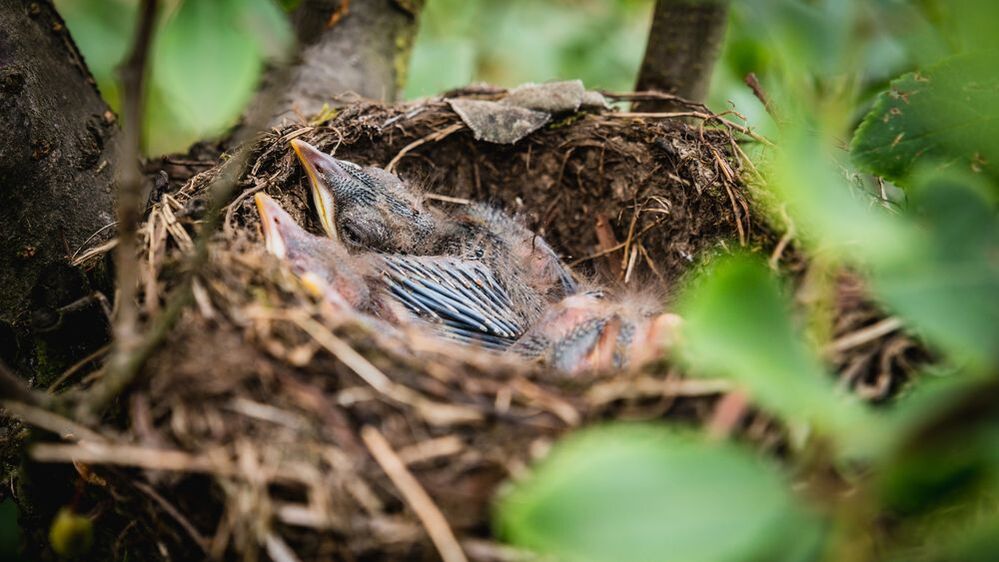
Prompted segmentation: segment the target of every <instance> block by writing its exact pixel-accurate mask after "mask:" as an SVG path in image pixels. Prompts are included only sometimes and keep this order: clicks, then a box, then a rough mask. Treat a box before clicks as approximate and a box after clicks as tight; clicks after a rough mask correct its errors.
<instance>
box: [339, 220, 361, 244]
mask: <svg viewBox="0 0 999 562" xmlns="http://www.w3.org/2000/svg"><path fill="white" fill-rule="evenodd" d="M342 230H343V232H342V235H343V239H344V241H345V242H347V243H348V244H353V245H355V246H357V245H359V244H360V243H361V233H360V232H358V231H357V229H356V228H355V227H354V225H350V224H345V225H344V226H343V229H342Z"/></svg>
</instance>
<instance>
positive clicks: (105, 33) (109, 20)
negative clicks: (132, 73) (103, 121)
mask: <svg viewBox="0 0 999 562" xmlns="http://www.w3.org/2000/svg"><path fill="white" fill-rule="evenodd" d="M135 4H136V3H135V2H134V1H129V0H56V7H57V8H58V10H59V15H61V16H62V17H63V19H64V20H66V25H67V27H69V31H70V33H71V34H72V35H73V40H74V41H75V42H76V45H77V47H78V48H79V49H80V52H81V53H82V54H83V58H84V60H85V62H86V63H87V68H89V69H90V73H91V74H92V75H93V76H94V80H96V81H97V87H98V88H99V89H100V91H101V95H102V96H103V97H104V101H106V102H107V103H108V105H110V106H111V108H112V109H115V110H117V109H118V108H119V107H120V103H121V99H120V96H121V93H120V92H119V85H118V77H117V76H115V69H116V68H117V67H118V65H119V64H120V63H121V61H122V60H123V59H124V58H125V53H126V52H127V51H128V47H129V44H130V43H131V41H132V33H133V32H132V30H133V29H135V17H136V10H135Z"/></svg>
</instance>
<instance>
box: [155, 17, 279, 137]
mask: <svg viewBox="0 0 999 562" xmlns="http://www.w3.org/2000/svg"><path fill="white" fill-rule="evenodd" d="M282 24H283V25H282ZM289 40H290V32H289V31H288V30H287V22H286V21H285V20H284V17H283V16H282V15H281V14H280V12H279V11H278V8H277V7H276V6H275V5H274V4H273V3H272V2H271V1H270V0H214V1H211V2H202V1H191V0H187V1H185V2H184V3H183V4H181V6H180V8H179V10H178V11H177V12H176V13H175V14H173V16H172V17H171V18H169V19H167V21H166V22H165V23H164V25H163V28H162V29H161V30H160V32H159V34H158V35H157V37H156V45H155V48H154V51H153V57H152V64H153V80H152V83H153V88H154V89H155V90H156V91H158V92H159V94H160V96H161V99H162V101H163V102H164V103H166V106H167V108H168V109H169V113H168V114H167V115H163V117H164V118H165V120H163V121H153V122H149V123H148V127H147V135H148V136H147V139H148V149H149V151H150V152H151V153H153V154H158V153H162V152H168V151H171V150H177V149H179V148H184V147H186V146H188V145H189V144H190V143H192V142H194V141H196V140H198V139H201V138H205V137H210V136H213V135H217V134H219V133H221V132H222V131H223V130H224V129H225V128H226V127H228V126H230V125H232V123H233V122H234V120H235V119H236V118H237V117H238V116H239V114H240V112H241V111H242V110H243V108H244V107H245V106H246V104H247V103H248V102H249V101H250V99H251V97H252V96H253V93H254V91H255V90H256V86H257V83H258V82H259V80H260V76H261V73H262V71H263V65H264V60H265V57H266V56H268V55H270V56H272V57H273V56H277V55H278V54H279V53H281V51H282V48H287V46H288V44H289V43H288V41H289ZM281 43H283V47H279V46H277V45H279V44H281ZM164 113H166V112H164ZM150 115H151V116H157V115H160V114H158V113H156V112H153V113H150ZM167 120H169V121H167ZM174 120H175V121H174ZM178 125H179V126H178ZM161 127H170V128H175V129H179V134H178V135H177V136H173V137H167V136H165V135H162V134H160V132H161V131H163V130H164V129H161Z"/></svg>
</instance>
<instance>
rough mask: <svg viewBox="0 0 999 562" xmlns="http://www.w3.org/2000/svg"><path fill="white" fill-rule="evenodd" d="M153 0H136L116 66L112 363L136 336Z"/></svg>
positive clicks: (128, 350)
mask: <svg viewBox="0 0 999 562" xmlns="http://www.w3.org/2000/svg"><path fill="white" fill-rule="evenodd" d="M157 4H158V2H157V0H142V3H141V5H140V8H139V22H138V25H137V26H136V31H135V38H134V40H133V42H132V49H131V52H130V53H129V56H128V58H127V59H126V60H125V62H124V65H123V66H122V68H121V71H120V72H121V82H122V89H123V90H124V100H123V103H122V113H123V118H124V124H123V128H122V143H121V153H120V163H121V172H120V175H119V178H118V247H117V249H116V253H115V257H116V262H115V265H116V267H117V276H116V277H117V279H116V280H117V290H118V298H117V299H116V301H117V304H118V317H117V319H116V320H115V330H114V332H115V333H114V335H115V351H114V354H113V355H112V358H111V361H112V364H118V363H121V362H123V361H127V357H128V355H129V354H131V353H132V351H133V349H134V348H135V346H136V342H137V341H138V328H137V324H138V316H139V309H138V305H137V304H136V302H135V301H136V292H137V287H138V279H139V262H138V256H137V252H138V242H137V237H138V229H139V221H141V220H142V213H143V211H144V205H143V203H144V202H143V197H142V193H143V189H142V188H143V176H142V170H141V169H139V158H140V156H141V143H142V122H143V118H144V106H145V97H146V96H145V94H146V92H145V82H146V74H147V72H146V70H147V69H146V66H147V61H148V60H149V47H150V45H152V41H153V33H154V31H155V29H154V24H155V21H156V8H157Z"/></svg>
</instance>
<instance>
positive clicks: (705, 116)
mask: <svg viewBox="0 0 999 562" xmlns="http://www.w3.org/2000/svg"><path fill="white" fill-rule="evenodd" d="M604 115H605V116H606V117H619V118H622V119H628V118H643V117H644V118H649V119H672V118H677V117H693V118H695V119H701V120H703V121H718V122H719V123H721V124H722V125H724V126H725V127H727V128H730V129H732V130H735V131H738V132H740V133H742V134H744V135H746V136H747V137H749V138H751V139H753V140H755V141H756V142H758V143H760V144H763V145H766V146H769V147H774V146H776V145H775V144H774V143H773V142H772V141H770V140H769V139H767V138H766V137H764V136H762V135H760V134H759V133H757V132H755V131H753V130H752V129H750V128H749V127H746V126H745V125H740V124H738V123H735V122H732V121H730V120H728V119H725V118H724V117H722V116H721V115H715V114H713V113H706V112H703V111H671V112H664V113H656V112H641V111H622V112H619V113H606V114H604Z"/></svg>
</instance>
